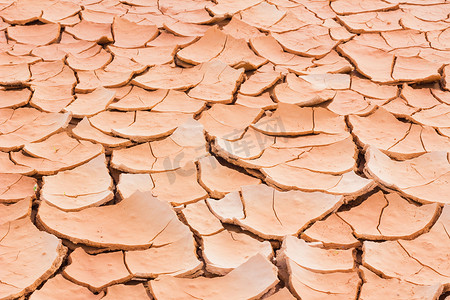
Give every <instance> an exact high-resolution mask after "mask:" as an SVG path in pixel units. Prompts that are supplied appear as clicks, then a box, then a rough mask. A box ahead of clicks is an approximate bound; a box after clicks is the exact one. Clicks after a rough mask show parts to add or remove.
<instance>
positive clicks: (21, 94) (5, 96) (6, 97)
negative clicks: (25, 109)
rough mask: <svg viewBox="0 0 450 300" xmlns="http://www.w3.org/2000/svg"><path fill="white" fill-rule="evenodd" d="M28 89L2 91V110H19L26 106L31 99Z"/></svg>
mask: <svg viewBox="0 0 450 300" xmlns="http://www.w3.org/2000/svg"><path fill="white" fill-rule="evenodd" d="M31 95H32V93H31V91H30V90H28V89H19V90H3V89H2V90H0V108H17V107H20V106H24V105H26V104H27V103H28V101H29V100H30V99H31Z"/></svg>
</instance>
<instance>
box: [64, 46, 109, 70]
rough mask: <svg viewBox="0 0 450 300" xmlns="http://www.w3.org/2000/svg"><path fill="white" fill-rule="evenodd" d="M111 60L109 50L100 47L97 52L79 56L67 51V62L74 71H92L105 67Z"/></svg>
mask: <svg viewBox="0 0 450 300" xmlns="http://www.w3.org/2000/svg"><path fill="white" fill-rule="evenodd" d="M111 60H112V56H111V54H110V53H109V52H107V51H105V50H104V49H101V50H100V51H99V52H98V53H97V54H94V55H92V56H89V57H80V56H77V55H73V54H71V53H69V55H68V57H67V60H66V61H67V64H68V65H69V67H71V68H72V69H73V70H75V71H93V70H97V69H101V68H103V67H105V66H106V65H107V64H108V63H110V62H111Z"/></svg>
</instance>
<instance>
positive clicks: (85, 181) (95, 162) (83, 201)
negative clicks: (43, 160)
mask: <svg viewBox="0 0 450 300" xmlns="http://www.w3.org/2000/svg"><path fill="white" fill-rule="evenodd" d="M92 178H95V182H93V181H92ZM112 185H113V182H112V179H111V177H110V176H109V172H108V169H107V167H106V159H105V156H104V155H99V156H97V157H96V158H93V159H92V160H90V161H89V162H87V163H86V164H84V165H81V166H79V167H76V168H74V169H72V170H68V171H63V172H59V173H58V174H56V175H53V176H45V177H43V187H42V189H41V200H45V201H47V202H49V203H50V204H52V205H54V206H56V207H58V208H59V209H62V210H64V211H77V210H82V209H84V208H87V207H91V206H100V205H101V204H103V203H106V202H108V201H109V200H111V199H112V198H113V193H112V191H111V188H112Z"/></svg>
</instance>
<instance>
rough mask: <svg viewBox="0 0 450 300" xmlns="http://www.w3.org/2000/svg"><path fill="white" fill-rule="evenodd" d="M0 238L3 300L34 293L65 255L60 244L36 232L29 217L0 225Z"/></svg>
mask: <svg viewBox="0 0 450 300" xmlns="http://www.w3.org/2000/svg"><path fill="white" fill-rule="evenodd" d="M0 236H2V239H1V240H0V245H1V247H0V257H1V263H2V265H3V266H7V267H3V268H2V269H1V271H0V281H1V284H0V296H1V297H2V298H4V299H15V298H18V297H21V296H23V295H24V294H27V293H29V292H31V291H34V290H35V289H36V288H37V287H38V286H39V285H40V284H41V283H43V282H44V281H46V280H47V279H48V278H49V277H50V276H52V275H53V273H55V272H56V271H57V270H58V268H59V267H60V266H61V264H62V262H63V260H64V256H65V254H66V252H67V249H66V248H65V247H64V246H63V245H62V242H61V240H59V239H58V238H56V237H55V236H53V235H51V234H49V233H47V232H44V231H40V230H38V229H37V228H36V227H35V226H34V224H33V223H32V222H31V220H30V219H29V217H25V218H22V219H19V220H15V221H12V222H8V223H5V224H3V225H1V226H0ZM24 243H25V244H26V245H27V246H26V247H24ZM36 257H39V259H35V258H36ZM25 266H26V267H25Z"/></svg>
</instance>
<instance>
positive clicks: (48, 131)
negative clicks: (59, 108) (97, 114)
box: [0, 107, 71, 151]
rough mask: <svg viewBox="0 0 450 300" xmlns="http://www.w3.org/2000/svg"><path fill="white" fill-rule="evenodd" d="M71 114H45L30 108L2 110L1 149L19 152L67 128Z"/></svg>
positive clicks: (0, 114) (0, 116)
mask: <svg viewBox="0 0 450 300" xmlns="http://www.w3.org/2000/svg"><path fill="white" fill-rule="evenodd" d="M70 120H71V114H70V113H64V114H60V113H45V112H41V111H39V110H37V109H34V108H30V107H21V108H17V109H11V108H4V109H0V121H1V122H2V124H0V149H1V150H3V151H11V150H18V149H20V148H22V147H23V146H24V145H25V144H28V143H32V142H40V141H42V140H45V139H46V138H48V137H49V136H51V135H52V134H54V133H57V132H59V131H62V130H63V129H65V128H66V127H67V125H68V124H69V122H70Z"/></svg>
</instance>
